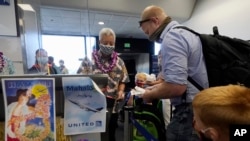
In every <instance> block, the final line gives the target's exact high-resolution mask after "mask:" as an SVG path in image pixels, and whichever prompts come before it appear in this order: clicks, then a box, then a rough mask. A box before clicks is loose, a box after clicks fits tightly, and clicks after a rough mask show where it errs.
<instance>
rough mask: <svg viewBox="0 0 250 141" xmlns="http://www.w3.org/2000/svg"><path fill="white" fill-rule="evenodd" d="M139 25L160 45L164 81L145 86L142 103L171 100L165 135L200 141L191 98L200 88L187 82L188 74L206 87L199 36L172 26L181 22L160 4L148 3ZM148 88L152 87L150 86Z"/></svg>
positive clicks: (180, 140) (174, 140) (176, 139)
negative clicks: (171, 115)
mask: <svg viewBox="0 0 250 141" xmlns="http://www.w3.org/2000/svg"><path fill="white" fill-rule="evenodd" d="M139 26H140V28H141V29H142V31H143V32H144V33H145V34H146V35H147V36H148V38H149V40H151V41H155V42H158V43H160V44H161V51H162V52H161V55H162V62H161V65H162V73H163V77H164V82H163V83H160V84H157V85H155V87H154V88H153V89H146V91H145V93H144V94H143V96H142V98H143V100H144V101H145V102H151V101H152V100H153V99H170V101H171V104H172V105H173V106H174V109H175V110H174V111H173V118H172V119H171V121H170V123H169V125H168V127H167V131H166V135H167V141H196V140H199V139H198V136H197V134H196V132H195V130H194V129H193V127H192V121H193V111H192V105H191V103H192V100H193V97H194V96H195V95H196V94H197V93H198V92H199V90H198V89H197V88H196V87H195V86H193V85H192V84H191V83H189V82H188V80H187V78H188V77H191V78H192V79H193V80H194V81H195V82H197V83H198V84H199V85H200V86H202V87H203V88H207V87H208V78H207V70H206V67H205V62H204V57H203V53H202V45H201V41H200V39H199V37H198V36H196V35H194V34H193V33H191V32H189V31H187V30H184V29H181V28H175V27H178V26H182V25H180V24H179V23H178V22H177V21H174V20H172V19H171V17H170V16H168V15H167V14H166V13H165V12H164V10H163V9H162V8H161V7H158V6H155V5H151V6H148V7H146V8H145V9H144V10H143V11H142V14H141V21H139ZM150 88H151V87H150Z"/></svg>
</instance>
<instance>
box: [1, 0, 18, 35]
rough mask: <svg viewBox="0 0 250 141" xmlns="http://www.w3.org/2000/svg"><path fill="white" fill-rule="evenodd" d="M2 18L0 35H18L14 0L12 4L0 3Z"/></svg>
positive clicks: (11, 0) (11, 1)
mask: <svg viewBox="0 0 250 141" xmlns="http://www.w3.org/2000/svg"><path fill="white" fill-rule="evenodd" d="M7 13H8V15H6V14H7ZM0 19H1V20H0V35H4V36H17V29H16V15H15V5H14V0H10V5H0Z"/></svg>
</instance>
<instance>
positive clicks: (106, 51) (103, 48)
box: [99, 44, 115, 55]
mask: <svg viewBox="0 0 250 141" xmlns="http://www.w3.org/2000/svg"><path fill="white" fill-rule="evenodd" d="M99 46H100V50H101V52H102V53H103V54H105V55H110V54H112V53H113V51H114V49H115V46H110V45H103V44H100V45H99Z"/></svg>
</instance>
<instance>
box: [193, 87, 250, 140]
mask: <svg viewBox="0 0 250 141" xmlns="http://www.w3.org/2000/svg"><path fill="white" fill-rule="evenodd" d="M192 105H193V110H194V128H195V129H196V131H198V133H199V135H200V138H201V139H202V140H203V141H206V140H210V141H229V140H230V138H229V136H230V135H229V133H230V132H229V129H230V128H229V127H230V125H242V124H243V125H246V124H248V125H250V89H249V88H247V87H244V86H240V85H228V86H218V87H211V88H208V89H205V90H203V91H201V92H200V93H198V94H197V95H196V96H195V98H194V100H193V103H192Z"/></svg>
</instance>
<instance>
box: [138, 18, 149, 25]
mask: <svg viewBox="0 0 250 141" xmlns="http://www.w3.org/2000/svg"><path fill="white" fill-rule="evenodd" d="M150 20H151V19H145V20H141V21H139V22H138V23H139V27H141V25H142V24H143V23H145V22H148V21H150Z"/></svg>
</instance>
